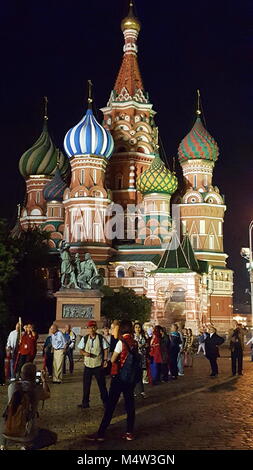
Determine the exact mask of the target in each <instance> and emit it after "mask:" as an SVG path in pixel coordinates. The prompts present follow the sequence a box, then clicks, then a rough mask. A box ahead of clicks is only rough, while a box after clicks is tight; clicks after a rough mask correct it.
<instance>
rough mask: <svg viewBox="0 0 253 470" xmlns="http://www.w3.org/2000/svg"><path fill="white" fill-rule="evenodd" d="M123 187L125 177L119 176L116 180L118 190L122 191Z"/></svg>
mask: <svg viewBox="0 0 253 470" xmlns="http://www.w3.org/2000/svg"><path fill="white" fill-rule="evenodd" d="M122 187H123V177H122V176H121V175H120V176H117V178H116V189H122Z"/></svg>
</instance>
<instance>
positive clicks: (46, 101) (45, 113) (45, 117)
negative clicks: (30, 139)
mask: <svg viewBox="0 0 253 470" xmlns="http://www.w3.org/2000/svg"><path fill="white" fill-rule="evenodd" d="M47 105H48V99H47V96H44V125H43V130H45V131H47V121H48V114H47Z"/></svg>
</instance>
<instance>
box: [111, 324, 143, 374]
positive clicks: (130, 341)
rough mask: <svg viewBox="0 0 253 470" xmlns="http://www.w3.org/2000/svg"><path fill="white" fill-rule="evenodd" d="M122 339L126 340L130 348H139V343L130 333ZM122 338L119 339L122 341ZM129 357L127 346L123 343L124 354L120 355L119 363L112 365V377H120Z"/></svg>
mask: <svg viewBox="0 0 253 470" xmlns="http://www.w3.org/2000/svg"><path fill="white" fill-rule="evenodd" d="M122 338H123V339H124V341H126V343H127V344H128V345H129V347H130V348H132V347H133V346H135V347H136V348H138V345H137V342H136V341H135V340H134V338H133V336H132V335H131V334H130V333H127V334H125V335H123V336H122ZM122 338H121V337H120V338H119V339H120V340H121V339H122ZM127 355H128V349H127V346H126V345H125V344H124V343H123V341H122V352H121V353H120V355H119V357H118V359H117V361H116V362H113V363H112V368H111V375H118V373H119V371H120V369H121V368H122V367H123V365H124V362H125V360H126V358H127Z"/></svg>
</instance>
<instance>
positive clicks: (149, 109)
mask: <svg viewBox="0 0 253 470" xmlns="http://www.w3.org/2000/svg"><path fill="white" fill-rule="evenodd" d="M121 29H122V32H123V36H124V48H123V60H122V64H121V67H120V71H119V73H118V76H117V79H116V83H115V85H114V87H113V90H112V92H111V95H110V97H109V101H108V103H107V105H106V106H105V107H103V108H102V109H101V111H102V112H103V115H104V118H103V122H102V124H100V123H99V122H98V121H97V119H96V117H95V116H94V113H93V110H92V93H91V86H90V93H89V98H88V104H87V110H86V113H85V115H84V116H83V117H82V119H81V120H80V122H78V123H77V124H76V125H74V126H73V127H72V128H71V129H70V130H69V131H68V132H67V134H66V136H65V139H64V152H61V151H60V150H58V149H56V147H55V145H54V143H53V142H52V139H51V137H50V135H49V132H48V126H47V120H48V116H47V109H46V107H45V116H44V125H43V130H42V133H41V135H40V137H39V138H38V140H37V141H36V142H35V143H34V145H33V146H32V147H31V148H30V149H28V150H27V151H26V152H25V153H24V154H23V155H22V157H21V159H20V163H19V169H20V172H21V174H22V176H23V177H24V178H25V180H26V199H25V203H24V205H23V207H22V208H21V212H20V218H19V223H20V226H21V228H22V229H23V230H26V229H27V228H29V227H34V226H37V227H40V228H42V229H43V230H46V231H48V232H50V241H49V244H50V249H51V251H52V253H54V252H57V249H58V247H59V244H60V243H61V242H62V240H65V241H66V242H68V243H69V244H70V247H71V253H73V255H74V254H76V253H79V255H80V257H81V258H82V257H83V256H84V254H85V253H86V252H89V253H90V254H91V255H92V257H93V259H94V260H95V262H96V264H97V267H98V269H99V270H100V273H101V274H103V276H104V278H105V284H106V285H108V286H110V287H112V288H113V289H119V288H120V287H121V286H124V287H128V288H132V289H134V290H135V292H136V293H137V294H140V295H146V296H147V297H149V298H151V299H152V317H151V320H152V321H153V322H154V323H159V324H162V325H164V326H168V325H169V324H171V322H173V321H178V322H181V324H184V325H186V327H189V328H192V329H193V332H194V333H197V331H198V329H199V327H200V326H202V325H203V324H207V323H213V324H214V325H215V326H217V327H218V328H219V331H227V330H228V328H229V326H230V323H231V319H232V294H233V272H232V271H231V270H230V269H228V268H227V267H226V259H227V255H226V254H225V253H224V249H223V221H224V213H225V210H226V206H225V202H224V199H223V196H222V195H221V194H220V191H219V189H218V188H217V187H216V186H213V169H214V166H215V162H216V160H217V158H218V155H219V149H218V146H217V143H216V142H215V140H214V139H213V137H212V136H211V135H210V134H209V132H208V131H207V130H206V129H205V127H204V125H203V122H202V120H201V112H200V109H199V106H198V107H197V116H196V121H195V124H194V126H193V128H192V129H191V130H190V132H189V133H188V134H187V136H186V137H185V138H184V139H183V140H182V142H181V143H180V145H179V150H178V158H179V162H180V164H181V166H182V170H183V177H184V185H183V187H181V188H179V187H178V180H177V177H176V175H175V173H174V172H173V171H171V170H170V169H169V168H167V166H166V165H165V163H164V161H163V159H162V157H161V155H160V153H159V136H158V128H157V127H156V124H155V121H154V115H155V111H154V110H153V106H152V104H151V103H150V101H149V96H148V94H147V92H146V91H145V89H144V86H143V82H142V77H141V74H140V71H139V66H138V60H137V52H138V49H137V38H138V34H139V32H140V22H139V21H138V19H137V18H136V17H135V16H134V13H133V8H132V4H131V3H130V10H129V13H128V15H127V17H126V18H124V19H123V21H122V23H121ZM49 278H50V273H49ZM49 281H50V279H49Z"/></svg>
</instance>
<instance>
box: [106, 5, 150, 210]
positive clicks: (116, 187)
mask: <svg viewBox="0 0 253 470" xmlns="http://www.w3.org/2000/svg"><path fill="white" fill-rule="evenodd" d="M121 29H122V32H123V35H124V41H125V44H124V47H123V52H124V55H123V60H122V64H121V67H120V71H119V73H118V76H117V79H116V82H115V85H114V88H113V90H112V92H111V96H110V99H109V101H108V103H107V106H106V107H105V108H102V109H101V111H102V112H103V113H104V124H105V126H106V127H107V128H108V129H109V130H110V131H111V133H112V136H113V139H114V143H115V149H114V153H113V155H112V157H111V159H110V162H109V165H108V170H107V185H108V187H109V188H110V189H111V190H112V197H113V200H114V202H115V203H118V204H121V206H122V207H123V208H124V209H126V207H127V205H128V204H138V203H139V202H141V194H140V193H138V192H137V190H136V180H137V178H138V176H139V175H140V174H141V173H143V171H145V170H146V169H147V168H148V167H149V166H150V164H151V162H152V160H153V159H154V156H155V144H154V131H155V124H154V119H153V117H154V114H155V112H154V111H153V110H152V104H151V103H150V102H149V97H148V94H147V93H146V92H145V90H144V86H143V82H142V78H141V74H140V70H139V65H138V60H137V51H138V48H137V39H138V34H139V32H140V29H141V25H140V22H139V20H138V19H137V18H136V17H135V15H134V12H133V3H132V1H130V4H129V12H128V15H127V16H126V18H124V19H123V20H122V22H121Z"/></svg>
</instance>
